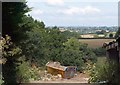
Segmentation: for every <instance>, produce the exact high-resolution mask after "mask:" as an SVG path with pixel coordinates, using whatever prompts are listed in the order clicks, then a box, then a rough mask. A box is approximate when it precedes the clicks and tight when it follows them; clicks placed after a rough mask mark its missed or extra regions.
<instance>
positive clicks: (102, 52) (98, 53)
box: [92, 47, 106, 57]
mask: <svg viewBox="0 0 120 85" xmlns="http://www.w3.org/2000/svg"><path fill="white" fill-rule="evenodd" d="M92 50H93V52H94V53H95V54H96V56H98V57H101V56H106V49H105V48H102V47H99V48H95V49H92Z"/></svg>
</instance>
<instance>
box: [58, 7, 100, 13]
mask: <svg viewBox="0 0 120 85" xmlns="http://www.w3.org/2000/svg"><path fill="white" fill-rule="evenodd" d="M58 12H59V13H63V14H67V15H74V14H95V13H100V12H101V10H100V9H98V8H95V7H92V6H86V7H84V8H80V7H70V8H68V9H63V10H59V11H58Z"/></svg>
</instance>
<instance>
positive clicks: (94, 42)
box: [79, 39, 115, 48]
mask: <svg viewBox="0 0 120 85" xmlns="http://www.w3.org/2000/svg"><path fill="white" fill-rule="evenodd" d="M114 40H115V39H79V41H80V42H81V43H86V44H88V47H90V48H97V47H102V45H103V43H105V42H110V41H114Z"/></svg>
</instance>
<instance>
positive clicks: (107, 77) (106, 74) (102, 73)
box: [89, 62, 119, 85]
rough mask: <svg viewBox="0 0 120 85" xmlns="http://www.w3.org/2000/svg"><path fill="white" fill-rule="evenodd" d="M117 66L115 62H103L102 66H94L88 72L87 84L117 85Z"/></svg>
mask: <svg viewBox="0 0 120 85" xmlns="http://www.w3.org/2000/svg"><path fill="white" fill-rule="evenodd" d="M118 77H119V76H118V65H117V64H116V63H115V62H109V63H108V62H105V63H103V65H100V64H96V65H95V66H93V68H92V69H91V72H90V78H89V83H93V82H97V83H100V82H101V83H110V84H114V85H117V84H118V83H119V80H118V79H119V78H118Z"/></svg>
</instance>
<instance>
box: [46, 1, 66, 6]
mask: <svg viewBox="0 0 120 85" xmlns="http://www.w3.org/2000/svg"><path fill="white" fill-rule="evenodd" d="M45 2H46V3H47V4H49V5H63V4H64V1H63V0H46V1H45Z"/></svg>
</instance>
